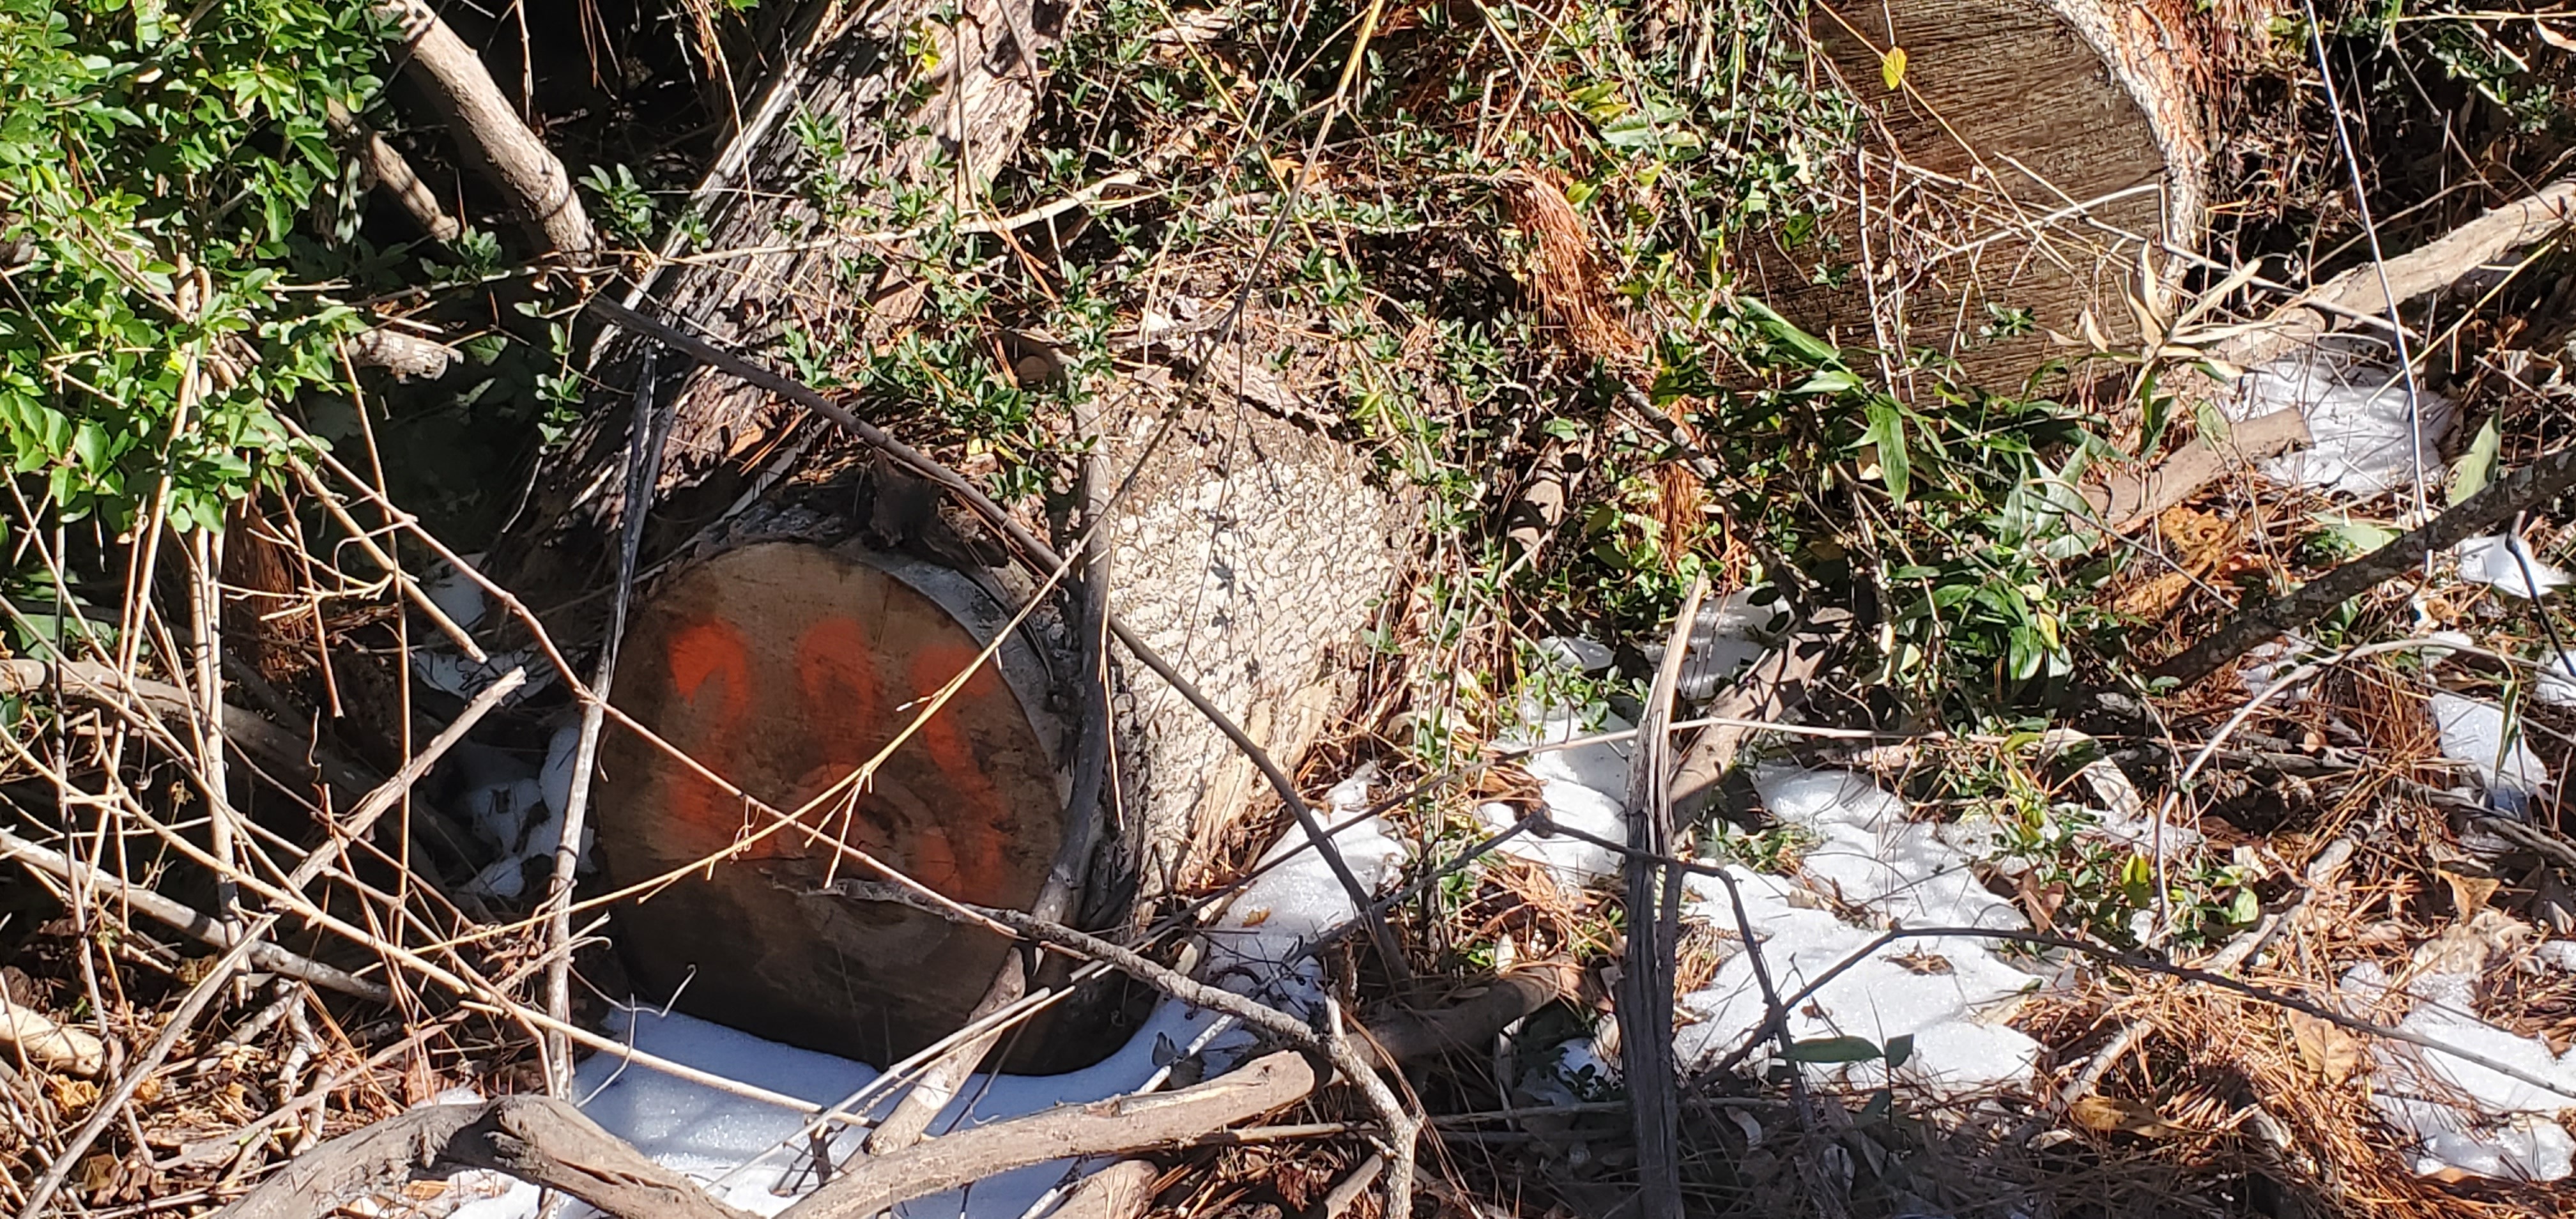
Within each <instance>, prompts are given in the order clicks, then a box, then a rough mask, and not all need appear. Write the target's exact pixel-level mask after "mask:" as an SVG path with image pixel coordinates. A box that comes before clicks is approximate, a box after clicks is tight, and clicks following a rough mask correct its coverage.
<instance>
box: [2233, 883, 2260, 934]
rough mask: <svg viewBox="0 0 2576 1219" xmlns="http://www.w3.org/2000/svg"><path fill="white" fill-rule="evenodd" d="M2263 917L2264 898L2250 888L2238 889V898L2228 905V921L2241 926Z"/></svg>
mask: <svg viewBox="0 0 2576 1219" xmlns="http://www.w3.org/2000/svg"><path fill="white" fill-rule="evenodd" d="M2261 917H2263V899H2262V898H2259V897H2256V896H2255V895H2254V890H2252V889H2250V888H2245V889H2238V890H2237V891H2236V900H2235V901H2233V902H2230V903H2228V905H2227V921H2228V922H2231V923H2235V924H2238V925H2240V926H2242V925H2244V924H2246V923H2251V922H2253V921H2254V920H2256V919H2258V918H2261Z"/></svg>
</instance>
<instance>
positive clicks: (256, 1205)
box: [218, 1096, 750, 1219]
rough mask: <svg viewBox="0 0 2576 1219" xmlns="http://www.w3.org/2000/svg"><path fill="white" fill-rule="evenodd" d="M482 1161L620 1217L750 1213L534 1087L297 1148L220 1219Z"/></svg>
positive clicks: (714, 1217) (705, 1217)
mask: <svg viewBox="0 0 2576 1219" xmlns="http://www.w3.org/2000/svg"><path fill="white" fill-rule="evenodd" d="M458 1166H462V1167H471V1168H489V1169H493V1170H496V1171H499V1172H505V1173H508V1174H510V1175H511V1176H514V1177H517V1178H519V1179H520V1180H523V1181H527V1182H529V1183H530V1184H534V1185H540V1186H544V1187H545V1188H548V1189H553V1190H559V1191H561V1192H563V1193H566V1194H570V1195H572V1196H573V1197H575V1198H579V1199H581V1200H582V1201H584V1202H587V1203H589V1204H590V1205H592V1206H594V1207H597V1208H599V1209H600V1210H601V1211H603V1212H606V1213H607V1214H610V1215H614V1216H617V1217H618V1219H664V1217H665V1216H670V1217H675V1219H750V1216H749V1214H748V1213H747V1212H744V1211H739V1210H736V1209H734V1208H733V1207H730V1206H727V1205H725V1204H724V1203H722V1202H719V1201H717V1200H715V1199H714V1198H712V1197H709V1196H708V1195H707V1192H706V1191H705V1190H703V1189H700V1188H698V1186H697V1184H696V1183H695V1182H692V1181H690V1180H689V1179H688V1178H687V1177H684V1176H681V1175H680V1174H679V1173H676V1172H673V1171H672V1170H670V1169H668V1168H664V1167H662V1166H661V1165H659V1164H656V1163H654V1162H653V1161H652V1160H650V1159H648V1158H646V1157H645V1155H644V1154H643V1153H642V1152H639V1151H637V1150H635V1148H634V1147H632V1146H630V1145H628V1144H627V1143H626V1142H625V1141H624V1140H621V1139H619V1138H618V1137H617V1136H615V1135H612V1134H610V1133H608V1132H607V1131H605V1130H602V1129H600V1128H599V1125H598V1124H597V1123H595V1122H593V1121H591V1120H590V1119H589V1118H588V1117H585V1116H583V1114H582V1112H581V1110H579V1109H576V1108H574V1107H573V1106H571V1105H569V1104H566V1103H564V1102H562V1101H557V1100H549V1099H546V1098H544V1097H538V1096H513V1097H504V1098H503V1099H500V1100H497V1101H493V1102H491V1103H489V1104H481V1105H430V1106H426V1107H423V1108H419V1109H414V1110H411V1111H410V1112H408V1113H404V1114H401V1115H399V1116H397V1117H391V1118H387V1119H386V1120H384V1121H381V1122H377V1123H376V1124H374V1125H372V1126H368V1127H366V1128H365V1129H363V1130H358V1131H355V1132H352V1133H350V1134H345V1135H342V1136H340V1137H339V1138H336V1139H333V1140H331V1141H330V1142H328V1143H325V1144H323V1145H322V1146H320V1147H317V1148H315V1149H314V1150H312V1151H310V1152H308V1153H306V1154H304V1155H302V1156H299V1157H297V1158H296V1160H295V1161H294V1163H292V1164H290V1165H288V1166H287V1167H286V1168H285V1169H283V1170H281V1171H280V1172H278V1173H277V1174H276V1175H275V1176H272V1177H270V1178H269V1179H268V1180H267V1181H265V1182H263V1183H261V1185H260V1187H259V1188H258V1189H255V1190H252V1191H251V1192H250V1193H248V1194H245V1195H243V1196H242V1197H241V1199H240V1200H238V1201H236V1202H234V1203H233V1204H232V1205H231V1206H228V1207H225V1208H224V1209H223V1210H222V1211H221V1212H218V1213H219V1215H220V1216H221V1219H314V1217H317V1216H323V1215H331V1214H337V1213H339V1208H340V1207H342V1206H343V1205H345V1204H347V1203H349V1202H351V1201H353V1200H354V1199H355V1198H356V1197H357V1196H358V1195H360V1194H364V1193H369V1192H374V1191H377V1190H382V1189H385V1188H387V1187H389V1186H391V1185H394V1184H395V1183H397V1182H399V1181H401V1180H402V1179H403V1178H404V1177H406V1176H408V1175H409V1174H410V1173H411V1172H412V1170H414V1169H422V1170H429V1169H435V1168H440V1167H449V1168H452V1167H458Z"/></svg>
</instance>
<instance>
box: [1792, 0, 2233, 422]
mask: <svg viewBox="0 0 2576 1219" xmlns="http://www.w3.org/2000/svg"><path fill="white" fill-rule="evenodd" d="M2220 19H2221V18H2220V17H2217V16H2209V15H2203V14H2199V13H2196V11H2195V7H2194V6H2193V5H2190V4H2186V3H2175V2H2172V0H1888V2H1887V3H1884V4H1869V5H1852V6H1830V5H1818V6H1817V7H1816V9H1815V10H1814V16H1812V17H1811V18H1810V21H1809V26H1810V29H1811V30H1812V32H1813V33H1814V35H1815V37H1816V41H1817V43H1818V44H1819V46H1820V47H1821V48H1822V49H1823V50H1824V52H1825V55H1826V56H1827V57H1828V58H1829V59H1830V60H1831V62H1832V65H1833V67H1834V69H1835V70H1836V72H1837V73H1838V74H1839V75H1840V76H1841V77H1842V79H1843V81H1844V83H1845V84H1846V86H1847V87H1849V88H1850V89H1851V91H1852V92H1853V94H1854V95H1855V96H1857V97H1858V98H1859V99H1860V100H1861V102H1862V105H1863V107H1864V109H1865V110H1866V112H1867V113H1868V115H1869V117H1870V125H1869V127H1868V128H1866V129H1864V131H1863V133H1862V136H1861V140H1860V144H1861V149H1862V153H1863V173H1864V175H1865V177H1866V179H1867V181H1866V183H1865V188H1866V189H1865V195H1866V197H1865V199H1859V200H1854V199H1846V201H1845V202H1846V203H1847V204H1850V203H1865V205H1866V214H1865V220H1864V219H1863V218H1862V217H1861V216H1860V215H1859V212H1858V209H1854V210H1847V211H1845V212H1844V213H1843V214H1842V215H1841V216H1839V217H1837V218H1836V219H1835V220H1834V221H1832V222H1829V223H1828V224H1826V225H1824V226H1821V231H1822V232H1823V233H1826V234H1830V235H1831V236H1833V237H1834V238H1837V239H1838V240H1839V244H1840V248H1839V249H1834V248H1829V247H1827V246H1826V245H1825V244H1824V243H1822V242H1819V241H1810V242H1807V243H1804V244H1802V245H1800V246H1797V247H1794V248H1782V247H1780V246H1777V245H1773V246H1769V247H1766V248H1763V249H1761V250H1759V251H1758V252H1757V256H1756V259H1755V262H1756V264H1757V268H1758V270H1757V274H1756V277H1755V288H1754V290H1755V291H1757V292H1759V293H1761V294H1763V295H1764V297H1765V299H1766V300H1768V301H1769V302H1770V303H1771V304H1772V305H1773V306H1774V307H1775V308H1777V309H1778V310H1779V311H1780V312H1781V313H1782V314H1783V315H1784V316H1787V317H1788V318H1789V319H1791V320H1792V321H1795V322H1798V323H1799V324H1801V325H1803V326H1806V327H1808V328H1810V329H1814V330H1817V331H1819V332H1831V333H1832V334H1833V336H1834V338H1835V339H1836V340H1837V341H1838V342H1842V343H1846V344H1853V345H1858V346H1864V347H1884V348H1897V349H1901V348H1904V347H1909V346H1914V347H1932V348H1935V349H1938V350H1941V351H1944V352H1946V353H1947V354H1950V355H1952V356H1954V357H1956V358H1958V359H1959V360H1960V361H1961V363H1962V364H1963V365H1965V367H1966V369H1967V371H1968V372H1969V374H1970V375H1971V376H1973V377H1977V378H1979V379H1982V380H1985V381H1988V382H1991V383H1996V384H1998V385H2002V384H2007V383H2018V382H2019V381H2020V380H2021V379H2022V378H2023V377H2026V376H2028V375H2029V374H2030V373H2031V372H2032V371H2034V369H2036V368H2037V366H2038V365H2039V363H2040V362H2041V361H2043V360H2045V359H2047V358H2049V357H2050V356H2052V355H2054V356H2061V357H2062V356H2070V355H2073V354H2077V353H2074V352H2070V351H2067V350H2066V349H2063V348H2059V347H2055V346H2054V345H2053V344H2052V343H2051V342H2050V340H2049V338H2048V333H2047V332H2049V331H2052V330H2053V331H2055V332H2057V333H2058V334H2062V335H2070V336H2072V335H2077V334H2080V333H2081V326H2080V323H2079V321H2078V319H2079V318H2080V317H2081V316H2082V315H2083V314H2085V313H2086V312H2088V311H2089V312H2090V313H2091V314H2092V316H2093V318H2094V319H2095V321H2096V322H2097V323H2098V325H2099V326H2100V327H2101V328H2102V330H2103V331H2104V332H2105V333H2106V334H2107V335H2109V336H2112V337H2114V338H2115V340H2116V339H2120V338H2126V337H2130V336H2133V335H2134V333H2135V331H2136V326H2135V325H2134V323H2133V321H2132V316H2133V315H2132V314H2131V311H2130V309H2129V307H2128V305H2127V304H2126V302H2125V300H2124V298H2125V297H2126V296H2128V295H2129V294H2131V293H2136V294H2138V295H2139V296H2140V297H2141V298H2142V299H2146V300H2154V299H2156V298H2157V296H2158V295H2159V294H2161V292H2162V291H2163V287H2162V285H2161V283H2145V284H2141V283H2139V282H2138V279H2139V274H2138V267H2139V253H2140V246H2141V245H2142V244H2145V245H2149V246H2154V245H2158V244H2170V245H2171V246H2173V247H2176V248H2180V249H2185V250H2189V249H2196V248H2197V246H2198V243H2199V239H2200V235H2201V230H2202V218H2201V212H2202V208H2203V206H2204V202H2205V200H2204V195H2205V191H2206V170H2205V166H2206V162H2207V160H2208V148H2207V140H2206V137H2205V135H2204V134H2203V132H2204V119H2203V116H2202V102H2201V98H2202V97H2203V96H2204V93H2203V91H2202V88H2201V86H2202V84H2204V83H2205V81H2206V79H2207V77H2208V75H2209V74H2210V71H2211V69H2210V68H2209V66H2208V64H2207V60H2208V58H2209V56H2208V55H2206V54H2205V53H2204V51H2203V47H2204V46H2205V45H2206V44H2209V43H2211V42H2213V41H2224V40H2223V39H2212V38H2209V37H2207V36H2206V35H2204V33H2203V30H2204V29H2206V28H2208V26H2207V23H2209V22H2214V21H2217V20H2220ZM1891 48H1895V49H1901V50H1902V51H1903V52H1904V58H1903V67H1902V72H1901V75H1900V76H1898V87H1897V88H1896V89H1890V88H1889V87H1888V86H1887V84H1886V79H1887V77H1888V76H1889V75H1890V74H1891V71H1890V69H1889V67H1888V64H1889V60H1888V56H1887V52H1888V51H1889V50H1890V49H1891ZM1864 222H1865V223H1866V226H1867V230H1868V231H1867V235H1866V241H1867V246H1866V249H1867V253H1868V255H1869V261H1870V263H1871V265H1872V266H1874V267H1876V268H1878V270H1879V275H1880V278H1879V279H1878V280H1877V281H1876V282H1869V281H1867V280H1865V278H1864V273H1863V270H1862V268H1861V266H1860V264H1861V262H1862V255H1863V251H1864V245H1863V240H1864V239H1863V234H1862V232H1861V227H1862V223H1864ZM2166 263H2167V259H2166V257H2165V256H2164V254H2162V253H2161V252H2158V253H2156V254H2155V256H2154V259H2153V265H2154V266H2155V268H2156V269H2157V278H2158V279H2159V280H2161V279H2162V278H2164V268H2165V266H2166ZM1820 266H1822V267H1825V268H1828V269H1832V270H1834V271H1836V272H1837V273H1833V274H1828V275H1826V276H1824V277H1822V278H1823V279H1825V280H1826V281H1827V282H1822V283H1820V282H1818V280H1819V278H1820V277H1819V275H1818V274H1817V272H1818V269H1819V267H1820ZM1873 302H1875V306H1876V308H1875V316H1873ZM1989 306H1991V307H1992V309H1991V310H1990V308H1989ZM1997 310H2000V311H2016V310H2026V311H2027V312H2028V316H2029V319H2030V321H2031V322H2032V323H2033V324H2034V326H2035V327H2036V328H2035V329H2032V330H2030V331H2028V332H2026V333H2023V334H2020V335H2018V336H1998V337H1994V338H1992V339H1987V338H1982V337H1981V336H1980V331H1981V330H1985V329H1988V328H1990V327H1993V326H1994V325H1995V323H1996V322H1997V320H1998V318H1997V314H1996V312H1995V311H1997Z"/></svg>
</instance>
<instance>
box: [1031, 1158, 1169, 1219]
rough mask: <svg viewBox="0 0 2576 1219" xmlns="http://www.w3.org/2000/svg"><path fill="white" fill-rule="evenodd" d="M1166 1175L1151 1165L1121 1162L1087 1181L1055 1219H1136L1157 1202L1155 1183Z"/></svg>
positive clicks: (1129, 1161) (1134, 1161) (1066, 1200)
mask: <svg viewBox="0 0 2576 1219" xmlns="http://www.w3.org/2000/svg"><path fill="white" fill-rule="evenodd" d="M1162 1175H1163V1174H1162V1173H1161V1172H1160V1171H1159V1170H1157V1169H1156V1168H1155V1167H1154V1165H1153V1164H1152V1163H1151V1162H1150V1161H1146V1160H1120V1161H1118V1162H1117V1163H1115V1164H1112V1165H1110V1166H1109V1167H1107V1168H1103V1169H1101V1170H1100V1171H1098V1172H1095V1173H1093V1174H1091V1175H1090V1176H1087V1177H1084V1178H1083V1179H1082V1181H1081V1183H1080V1184H1077V1185H1075V1186H1074V1187H1073V1192H1072V1193H1069V1194H1066V1195H1065V1198H1064V1205H1062V1206H1059V1207H1057V1208H1055V1214H1054V1215H1053V1216H1052V1217H1051V1219H1136V1216H1138V1215H1141V1214H1143V1213H1145V1204H1146V1203H1149V1202H1152V1201H1153V1200H1154V1181H1155V1179H1156V1178H1158V1177H1160V1176H1162Z"/></svg>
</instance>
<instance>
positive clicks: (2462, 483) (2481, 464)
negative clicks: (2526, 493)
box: [2451, 415, 2504, 504]
mask: <svg viewBox="0 0 2576 1219" xmlns="http://www.w3.org/2000/svg"><path fill="white" fill-rule="evenodd" d="M2503 447H2504V435H2503V433H2500V432H2498V431H2497V430H2496V421H2495V416H2493V415H2489V416H2487V424H2486V426H2485V427H2482V428H2479V429H2478V438H2477V439H2475V440H2472V441H2470V442H2469V451H2468V452H2466V453H2462V454H2460V464H2458V465H2455V466H2453V467H2451V502H2452V503H2454V504H2456V503H2458V502H2460V501H2461V500H2464V499H2467V498H2468V497H2470V496H2472V495H2475V494H2477V493H2478V492H2480V491H2483V490H2486V486H2487V483H2488V482H2489V481H2490V480H2492V479H2493V478H2494V477H2495V463H2496V452H2497V450H2499V449H2501V448H2503Z"/></svg>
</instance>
